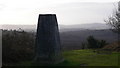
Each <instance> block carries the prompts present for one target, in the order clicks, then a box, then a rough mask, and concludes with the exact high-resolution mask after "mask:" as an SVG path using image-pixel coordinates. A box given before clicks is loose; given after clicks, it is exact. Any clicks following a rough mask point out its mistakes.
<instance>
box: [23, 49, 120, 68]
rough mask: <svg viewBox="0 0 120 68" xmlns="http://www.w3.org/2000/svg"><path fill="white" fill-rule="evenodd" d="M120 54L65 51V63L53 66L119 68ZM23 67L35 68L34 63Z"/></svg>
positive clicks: (87, 50)
mask: <svg viewBox="0 0 120 68" xmlns="http://www.w3.org/2000/svg"><path fill="white" fill-rule="evenodd" d="M119 55H120V53H118V52H112V53H111V54H97V53H95V52H93V50H91V49H85V50H72V51H64V52H63V57H64V59H65V61H64V62H62V63H59V64H56V65H53V66H118V57H119ZM21 65H25V66H33V65H32V62H22V64H21Z"/></svg>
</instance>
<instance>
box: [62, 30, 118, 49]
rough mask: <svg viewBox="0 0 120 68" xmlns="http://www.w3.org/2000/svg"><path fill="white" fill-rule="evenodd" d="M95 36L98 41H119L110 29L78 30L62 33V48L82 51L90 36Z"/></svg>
mask: <svg viewBox="0 0 120 68" xmlns="http://www.w3.org/2000/svg"><path fill="white" fill-rule="evenodd" d="M90 35H92V36H94V37H95V38H96V39H98V40H106V41H107V42H108V43H112V42H114V41H117V40H118V37H117V34H116V33H113V32H112V31H110V30H108V29H106V30H105V29H104V30H78V31H67V32H61V33H60V36H61V42H62V46H63V47H64V48H65V50H66V49H80V48H81V44H82V43H83V42H86V38H87V37H88V36H90Z"/></svg>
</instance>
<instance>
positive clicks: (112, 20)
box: [105, 2, 120, 40]
mask: <svg viewBox="0 0 120 68" xmlns="http://www.w3.org/2000/svg"><path fill="white" fill-rule="evenodd" d="M105 22H106V23H107V24H108V25H109V26H110V27H111V30H112V31H113V32H115V33H118V40H119V37H120V2H118V8H117V9H116V10H115V13H113V15H112V16H111V17H109V18H108V20H105Z"/></svg>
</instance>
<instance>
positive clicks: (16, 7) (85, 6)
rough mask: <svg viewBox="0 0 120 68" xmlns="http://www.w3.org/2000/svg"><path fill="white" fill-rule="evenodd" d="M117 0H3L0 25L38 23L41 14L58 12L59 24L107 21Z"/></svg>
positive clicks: (0, 4) (115, 6) (0, 8)
mask: <svg viewBox="0 0 120 68" xmlns="http://www.w3.org/2000/svg"><path fill="white" fill-rule="evenodd" d="M117 2H118V1H117V0H109V1H108V0H104V1H97V0H90V1H88V0H85V1H83V0H81V1H79V0H69V1H68V0H61V1H56V0H53V1H49V0H44V1H42V0H31V1H23V0H20V1H15V0H11V1H7V0H5V1H2V2H1V3H0V25H6V24H8V25H36V24H37V21H38V16H39V14H56V16H57V20H58V24H60V25H75V24H90V23H105V22H104V20H105V19H107V18H108V17H109V16H111V14H112V13H113V12H114V10H115V8H117Z"/></svg>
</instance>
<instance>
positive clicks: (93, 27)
mask: <svg viewBox="0 0 120 68" xmlns="http://www.w3.org/2000/svg"><path fill="white" fill-rule="evenodd" d="M19 28H21V29H23V30H25V31H36V28H37V25H0V29H17V30H18V29H19ZM59 28H60V32H65V31H76V30H84V29H89V30H99V29H108V28H109V27H108V25H106V24H102V23H91V24H77V25H61V24H60V25H59Z"/></svg>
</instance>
